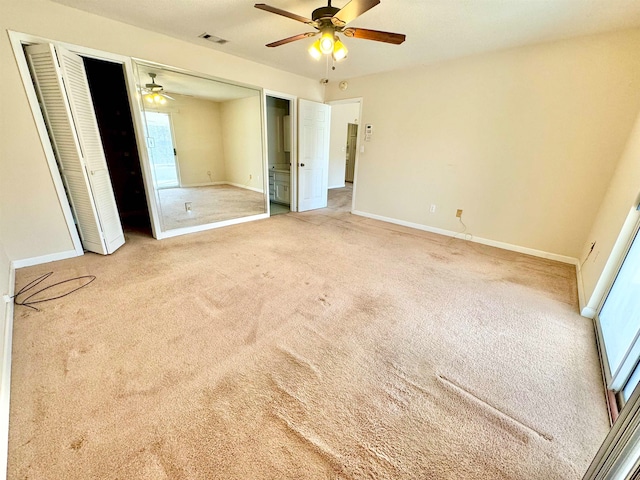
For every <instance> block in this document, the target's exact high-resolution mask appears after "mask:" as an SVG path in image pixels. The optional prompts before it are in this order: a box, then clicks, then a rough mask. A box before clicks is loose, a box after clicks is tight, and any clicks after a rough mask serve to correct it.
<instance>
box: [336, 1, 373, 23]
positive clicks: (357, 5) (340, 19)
mask: <svg viewBox="0 0 640 480" xmlns="http://www.w3.org/2000/svg"><path fill="white" fill-rule="evenodd" d="M379 3H380V0H351V1H350V2H349V3H347V4H346V5H345V6H344V7H342V10H340V11H339V12H338V13H336V14H335V15H334V16H333V18H332V19H331V22H332V23H333V24H334V25H335V26H336V27H344V26H345V25H346V24H347V23H349V22H351V21H353V20H355V19H356V18H358V17H359V16H360V15H362V14H363V13H364V12H366V11H368V10H371V9H372V8H373V7H375V6H376V5H378V4H379Z"/></svg>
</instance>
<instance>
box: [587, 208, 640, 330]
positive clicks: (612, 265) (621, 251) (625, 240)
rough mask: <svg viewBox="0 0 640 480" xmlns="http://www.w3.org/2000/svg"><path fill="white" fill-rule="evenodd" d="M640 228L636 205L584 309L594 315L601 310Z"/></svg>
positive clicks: (630, 212)
mask: <svg viewBox="0 0 640 480" xmlns="http://www.w3.org/2000/svg"><path fill="white" fill-rule="evenodd" d="M638 229H640V213H639V212H638V210H637V209H636V208H635V207H632V208H631V210H630V211H629V214H628V215H627V218H626V219H625V221H624V224H623V225H622V228H621V229H620V233H619V234H618V238H616V241H615V243H614V245H613V247H612V249H611V253H610V254H609V258H608V259H607V261H606V263H605V264H604V267H603V269H602V273H601V274H600V278H599V279H598V281H597V283H596V286H595V287H594V289H593V293H592V294H591V298H589V301H588V303H587V304H586V306H585V308H584V310H587V311H588V312H591V311H593V312H594V316H595V314H596V313H597V312H598V311H599V310H600V308H601V307H602V304H603V303H604V300H605V299H606V297H607V295H608V294H609V290H611V287H612V286H613V282H614V280H615V279H616V276H617V275H618V271H619V270H620V267H621V266H622V262H623V261H624V259H625V257H626V255H627V252H628V251H629V248H630V247H631V242H633V239H634V235H635V232H636V231H637V230H638ZM591 318H593V317H591Z"/></svg>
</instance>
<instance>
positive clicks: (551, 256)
mask: <svg viewBox="0 0 640 480" xmlns="http://www.w3.org/2000/svg"><path fill="white" fill-rule="evenodd" d="M351 213H353V214H354V215H359V216H361V217H367V218H371V219H373V220H381V221H383V222H388V223H394V224H396V225H402V226H404V227H410V228H415V229H416V230H423V231H425V232H431V233H437V234H438V235H445V236H447V237H455V236H458V235H461V233H460V232H454V231H452V230H444V229H442V228H436V227H430V226H428V225H422V224H420V223H413V222H407V221H405V220H398V219H396V218H390V217H384V216H382V215H376V214H373V213H368V212H362V211H359V210H354V211H353V212H351ZM460 238H461V239H462V237H460ZM468 241H470V242H474V243H481V244H483V245H488V246H490V247H497V248H501V249H503V250H510V251H512V252H518V253H524V254H526V255H532V256H534V257H540V258H546V259H548V260H555V261H557V262H562V263H568V264H570V265H578V259H577V258H574V257H568V256H566V255H558V254H557V253H551V252H545V251H543V250H536V249H534V248H529V247H521V246H520V245H513V244H511V243H506V242H499V241H497V240H491V239H488V238H481V237H473V238H471V239H468Z"/></svg>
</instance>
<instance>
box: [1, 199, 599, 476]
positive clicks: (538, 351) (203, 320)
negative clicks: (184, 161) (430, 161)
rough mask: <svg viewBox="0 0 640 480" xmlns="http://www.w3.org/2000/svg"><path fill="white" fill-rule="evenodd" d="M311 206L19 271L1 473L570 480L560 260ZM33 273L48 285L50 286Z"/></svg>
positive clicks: (592, 392)
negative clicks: (39, 286)
mask: <svg viewBox="0 0 640 480" xmlns="http://www.w3.org/2000/svg"><path fill="white" fill-rule="evenodd" d="M348 205H350V199H349V191H347V190H332V191H330V208H327V209H323V210H320V211H315V212H305V213H301V214H295V213H290V214H285V215H278V216H275V217H272V218H270V219H268V220H263V221H259V222H251V223H246V224H242V225H236V226H233V227H226V228H222V229H217V230H212V231H208V232H202V233H198V234H193V235H187V236H182V237H176V238H171V239H168V240H163V241H156V240H153V239H151V238H145V237H142V236H139V235H134V234H129V235H128V238H127V243H126V244H125V245H124V246H123V247H122V248H121V249H120V250H118V251H117V252H116V253H115V254H114V255H112V256H109V257H101V256H99V255H93V254H87V255H85V256H84V257H82V258H76V259H71V260H65V261H61V262H56V263H52V264H48V265H43V266H38V267H31V268H25V269H21V270H20V271H18V275H17V286H18V287H21V286H22V285H24V284H26V283H28V282H29V281H30V280H32V279H33V278H35V277H36V276H38V275H39V274H41V273H43V272H46V271H49V270H52V271H54V272H55V275H54V276H53V277H52V278H51V279H50V280H49V281H55V280H56V279H57V280H62V279H65V278H70V277H73V276H77V275H85V274H92V275H96V276H97V279H96V281H95V282H93V283H92V284H90V285H89V286H87V287H86V288H84V289H82V290H79V291H77V292H75V293H73V294H71V295H69V296H67V297H64V298H62V299H59V300H55V301H52V302H48V303H43V304H40V305H39V306H40V308H41V309H42V310H41V311H39V312H36V311H32V310H30V309H28V308H25V307H19V306H17V307H16V314H15V331H14V343H13V345H14V351H13V371H12V375H13V376H12V394H11V418H10V442H9V478H10V479H21V480H22V479H26V478H29V479H89V478H98V479H365V478H367V479H369V478H375V479H456V480H459V479H487V480H488V479H491V480H495V479H510V480H523V479H543V480H551V479H576V480H577V479H580V478H581V476H582V474H583V473H584V471H585V470H586V468H587V466H588V464H589V462H590V459H591V458H592V456H593V455H594V454H595V452H596V450H597V448H598V446H599V444H600V442H601V441H602V440H603V438H604V436H605V435H606V433H607V431H608V420H607V410H606V405H605V401H604V392H603V388H602V383H601V379H600V370H599V365H598V358H597V353H596V347H595V341H594V334H593V328H592V325H591V321H589V320H587V319H585V318H582V317H581V316H579V315H578V313H577V307H576V285H575V273H574V272H575V271H574V268H573V267H572V266H568V265H563V264H559V263H555V262H552V261H547V260H541V259H538V258H533V257H529V256H526V255H521V254H516V253H513V252H507V251H502V250H497V249H494V248H490V247H486V246H483V245H478V244H471V243H467V242H464V241H463V240H452V239H449V238H444V237H440V236H437V235H433V234H429V233H425V232H420V231H415V230H411V229H408V228H404V227H399V226H396V225H391V224H386V223H382V222H377V221H374V220H369V219H365V218H363V217H357V216H353V215H351V214H349V213H348ZM49 293H51V292H49Z"/></svg>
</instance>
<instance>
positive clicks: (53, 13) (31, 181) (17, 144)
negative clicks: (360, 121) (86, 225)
mask: <svg viewBox="0 0 640 480" xmlns="http://www.w3.org/2000/svg"><path fill="white" fill-rule="evenodd" d="M7 29H10V30H14V31H18V32H24V33H29V34H32V35H38V36H42V37H45V38H49V39H52V40H57V41H62V42H67V43H70V44H75V45H81V46H84V47H89V48H94V49H97V50H102V51H107V52H112V53H117V54H121V55H126V56H132V57H137V58H141V59H144V60H148V61H152V62H158V63H162V64H166V65H170V66H174V67H178V68H182V69H186V70H192V71H196V72H201V73H204V74H208V75H212V76H215V77H219V78H225V79H229V80H233V81H237V82H240V83H244V84H248V85H256V81H257V80H256V79H259V82H260V84H259V85H257V86H260V87H263V88H267V89H270V90H274V91H279V92H284V93H288V94H291V95H296V96H300V97H304V98H309V99H312V100H316V101H322V98H323V87H322V86H321V85H320V84H319V83H318V82H317V81H316V80H312V79H307V78H303V77H300V76H297V75H293V74H290V73H286V72H283V71H280V70H276V69H274V68H271V67H267V66H264V65H260V64H257V63H253V62H250V61H247V60H244V59H241V58H238V57H233V56H230V55H227V54H224V53H221V52H218V51H216V50H213V49H211V48H207V47H204V46H198V45H194V44H191V43H188V42H184V41H181V40H177V39H175V38H171V37H168V36H165V35H160V34H157V33H153V32H150V31H147V30H143V29H141V28H136V27H133V26H131V25H127V24H124V23H120V22H116V21H113V20H109V19H105V18H101V17H99V16H97V15H92V14H89V13H86V12H82V11H80V10H76V9H73V8H69V7H66V6H63V5H60V4H56V3H52V2H50V1H48V0H21V1H14V0H0V30H1V31H2V32H4V34H3V35H2V36H1V38H0V65H2V68H0V85H2V91H3V94H2V100H1V101H2V108H0V171H1V172H2V175H0V202H1V203H2V205H3V206H4V209H5V214H4V215H3V217H2V219H1V222H2V224H0V230H3V231H4V232H3V234H2V235H3V241H4V246H5V249H6V253H7V256H8V257H9V258H10V259H11V260H20V259H26V258H32V257H39V256H44V255H52V254H56V253H60V252H67V251H70V250H73V243H72V240H71V237H70V235H69V232H68V230H67V226H66V223H65V220H64V217H63V213H62V209H61V207H60V206H59V203H58V199H57V195H56V193H55V190H54V187H53V183H52V179H51V175H50V172H49V169H48V167H47V162H46V158H45V156H44V151H43V148H42V146H41V143H40V139H39V137H38V134H37V130H36V127H35V124H34V120H33V115H32V113H31V110H30V108H29V105H28V102H27V96H26V93H25V89H24V87H23V84H22V80H21V78H20V76H19V73H18V69H17V66H16V62H15V58H14V55H13V51H12V50H11V46H10V43H9V38H8V36H7V34H6V30H7Z"/></svg>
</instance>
